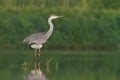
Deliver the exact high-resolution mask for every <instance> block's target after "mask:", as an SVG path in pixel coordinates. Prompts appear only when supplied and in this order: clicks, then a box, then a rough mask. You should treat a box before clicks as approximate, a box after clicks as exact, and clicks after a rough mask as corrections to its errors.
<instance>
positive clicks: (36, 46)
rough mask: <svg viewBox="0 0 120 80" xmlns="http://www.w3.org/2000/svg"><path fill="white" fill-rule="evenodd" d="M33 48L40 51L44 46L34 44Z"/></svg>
mask: <svg viewBox="0 0 120 80" xmlns="http://www.w3.org/2000/svg"><path fill="white" fill-rule="evenodd" d="M31 48H34V49H40V48H42V45H41V44H32V45H31Z"/></svg>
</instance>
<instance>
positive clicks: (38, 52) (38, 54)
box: [38, 48, 40, 56]
mask: <svg viewBox="0 0 120 80" xmlns="http://www.w3.org/2000/svg"><path fill="white" fill-rule="evenodd" d="M38 56H40V48H39V50H38Z"/></svg>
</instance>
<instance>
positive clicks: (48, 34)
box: [46, 18, 53, 38]
mask: <svg viewBox="0 0 120 80" xmlns="http://www.w3.org/2000/svg"><path fill="white" fill-rule="evenodd" d="M48 24H49V26H50V28H49V30H48V32H47V33H46V35H47V36H48V38H49V37H50V36H51V34H52V32H53V23H52V19H51V18H49V19H48Z"/></svg>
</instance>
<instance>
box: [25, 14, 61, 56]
mask: <svg viewBox="0 0 120 80" xmlns="http://www.w3.org/2000/svg"><path fill="white" fill-rule="evenodd" d="M60 17H61V16H56V15H51V16H50V17H49V18H48V24H49V26H50V28H49V30H48V31H47V32H38V33H35V34H32V35H30V36H28V37H26V38H25V39H24V40H23V43H28V44H30V45H31V48H33V49H35V53H34V56H36V55H37V50H38V56H40V49H41V48H42V46H43V44H44V43H45V42H46V41H47V40H48V39H49V37H50V36H51V34H52V32H53V27H54V25H53V23H52V20H53V19H56V18H60Z"/></svg>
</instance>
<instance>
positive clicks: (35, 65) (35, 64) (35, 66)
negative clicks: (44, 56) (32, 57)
mask: <svg viewBox="0 0 120 80" xmlns="http://www.w3.org/2000/svg"><path fill="white" fill-rule="evenodd" d="M34 68H35V70H37V63H36V61H35V62H34Z"/></svg>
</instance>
